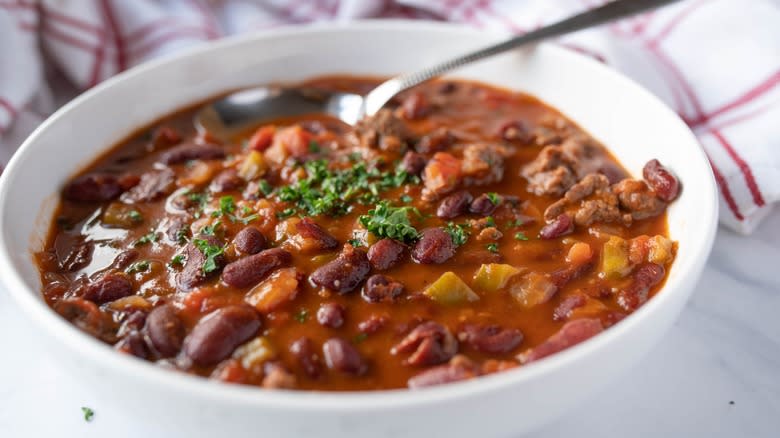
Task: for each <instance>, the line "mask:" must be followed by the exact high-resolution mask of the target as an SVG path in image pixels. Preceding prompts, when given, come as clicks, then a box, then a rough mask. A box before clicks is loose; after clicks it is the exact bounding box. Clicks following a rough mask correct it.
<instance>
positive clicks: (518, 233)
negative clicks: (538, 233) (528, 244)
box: [515, 231, 528, 240]
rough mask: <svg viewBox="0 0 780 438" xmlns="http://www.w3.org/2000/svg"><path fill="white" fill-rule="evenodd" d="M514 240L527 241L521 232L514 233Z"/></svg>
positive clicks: (526, 237)
mask: <svg viewBox="0 0 780 438" xmlns="http://www.w3.org/2000/svg"><path fill="white" fill-rule="evenodd" d="M515 239H516V240H528V236H526V235H525V233H523V232H522V231H518V232H516V233H515Z"/></svg>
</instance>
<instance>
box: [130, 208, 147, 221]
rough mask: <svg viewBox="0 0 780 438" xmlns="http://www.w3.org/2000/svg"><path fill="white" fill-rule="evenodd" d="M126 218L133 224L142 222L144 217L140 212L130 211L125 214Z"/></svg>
mask: <svg viewBox="0 0 780 438" xmlns="http://www.w3.org/2000/svg"><path fill="white" fill-rule="evenodd" d="M127 217H129V218H130V220H131V221H133V222H142V221H143V220H144V217H143V216H142V215H141V213H140V212H138V210H130V211H129V212H127Z"/></svg>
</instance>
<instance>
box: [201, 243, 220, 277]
mask: <svg viewBox="0 0 780 438" xmlns="http://www.w3.org/2000/svg"><path fill="white" fill-rule="evenodd" d="M193 243H194V244H195V246H196V247H197V248H198V250H199V251H200V252H201V253H202V254H203V255H204V256H206V261H205V262H203V266H201V269H202V270H203V273H204V274H210V273H212V272H214V271H216V270H217V269H219V266H218V265H217V260H216V259H217V257H219V256H221V255H222V254H223V253H224V252H225V248H224V247H221V246H219V245H212V244H210V243H209V242H208V241H207V240H203V239H195V240H193Z"/></svg>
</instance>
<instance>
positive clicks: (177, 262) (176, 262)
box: [168, 254, 184, 267]
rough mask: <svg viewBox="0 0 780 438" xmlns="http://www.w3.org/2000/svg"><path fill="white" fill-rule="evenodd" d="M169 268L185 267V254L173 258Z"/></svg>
mask: <svg viewBox="0 0 780 438" xmlns="http://www.w3.org/2000/svg"><path fill="white" fill-rule="evenodd" d="M168 266H170V267H178V266H184V254H176V255H175V256H173V258H172V259H171V261H170V262H168Z"/></svg>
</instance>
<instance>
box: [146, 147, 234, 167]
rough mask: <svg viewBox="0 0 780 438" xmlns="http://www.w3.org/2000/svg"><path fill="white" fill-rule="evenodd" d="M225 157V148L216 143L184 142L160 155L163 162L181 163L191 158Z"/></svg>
mask: <svg viewBox="0 0 780 438" xmlns="http://www.w3.org/2000/svg"><path fill="white" fill-rule="evenodd" d="M221 158H225V150H224V149H223V148H222V146H218V145H215V144H197V143H184V144H180V145H178V146H174V147H172V148H170V149H168V150H167V151H165V152H163V153H162V155H160V162H161V163H163V164H169V165H170V164H181V163H184V162H187V161H190V160H217V159H221Z"/></svg>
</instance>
